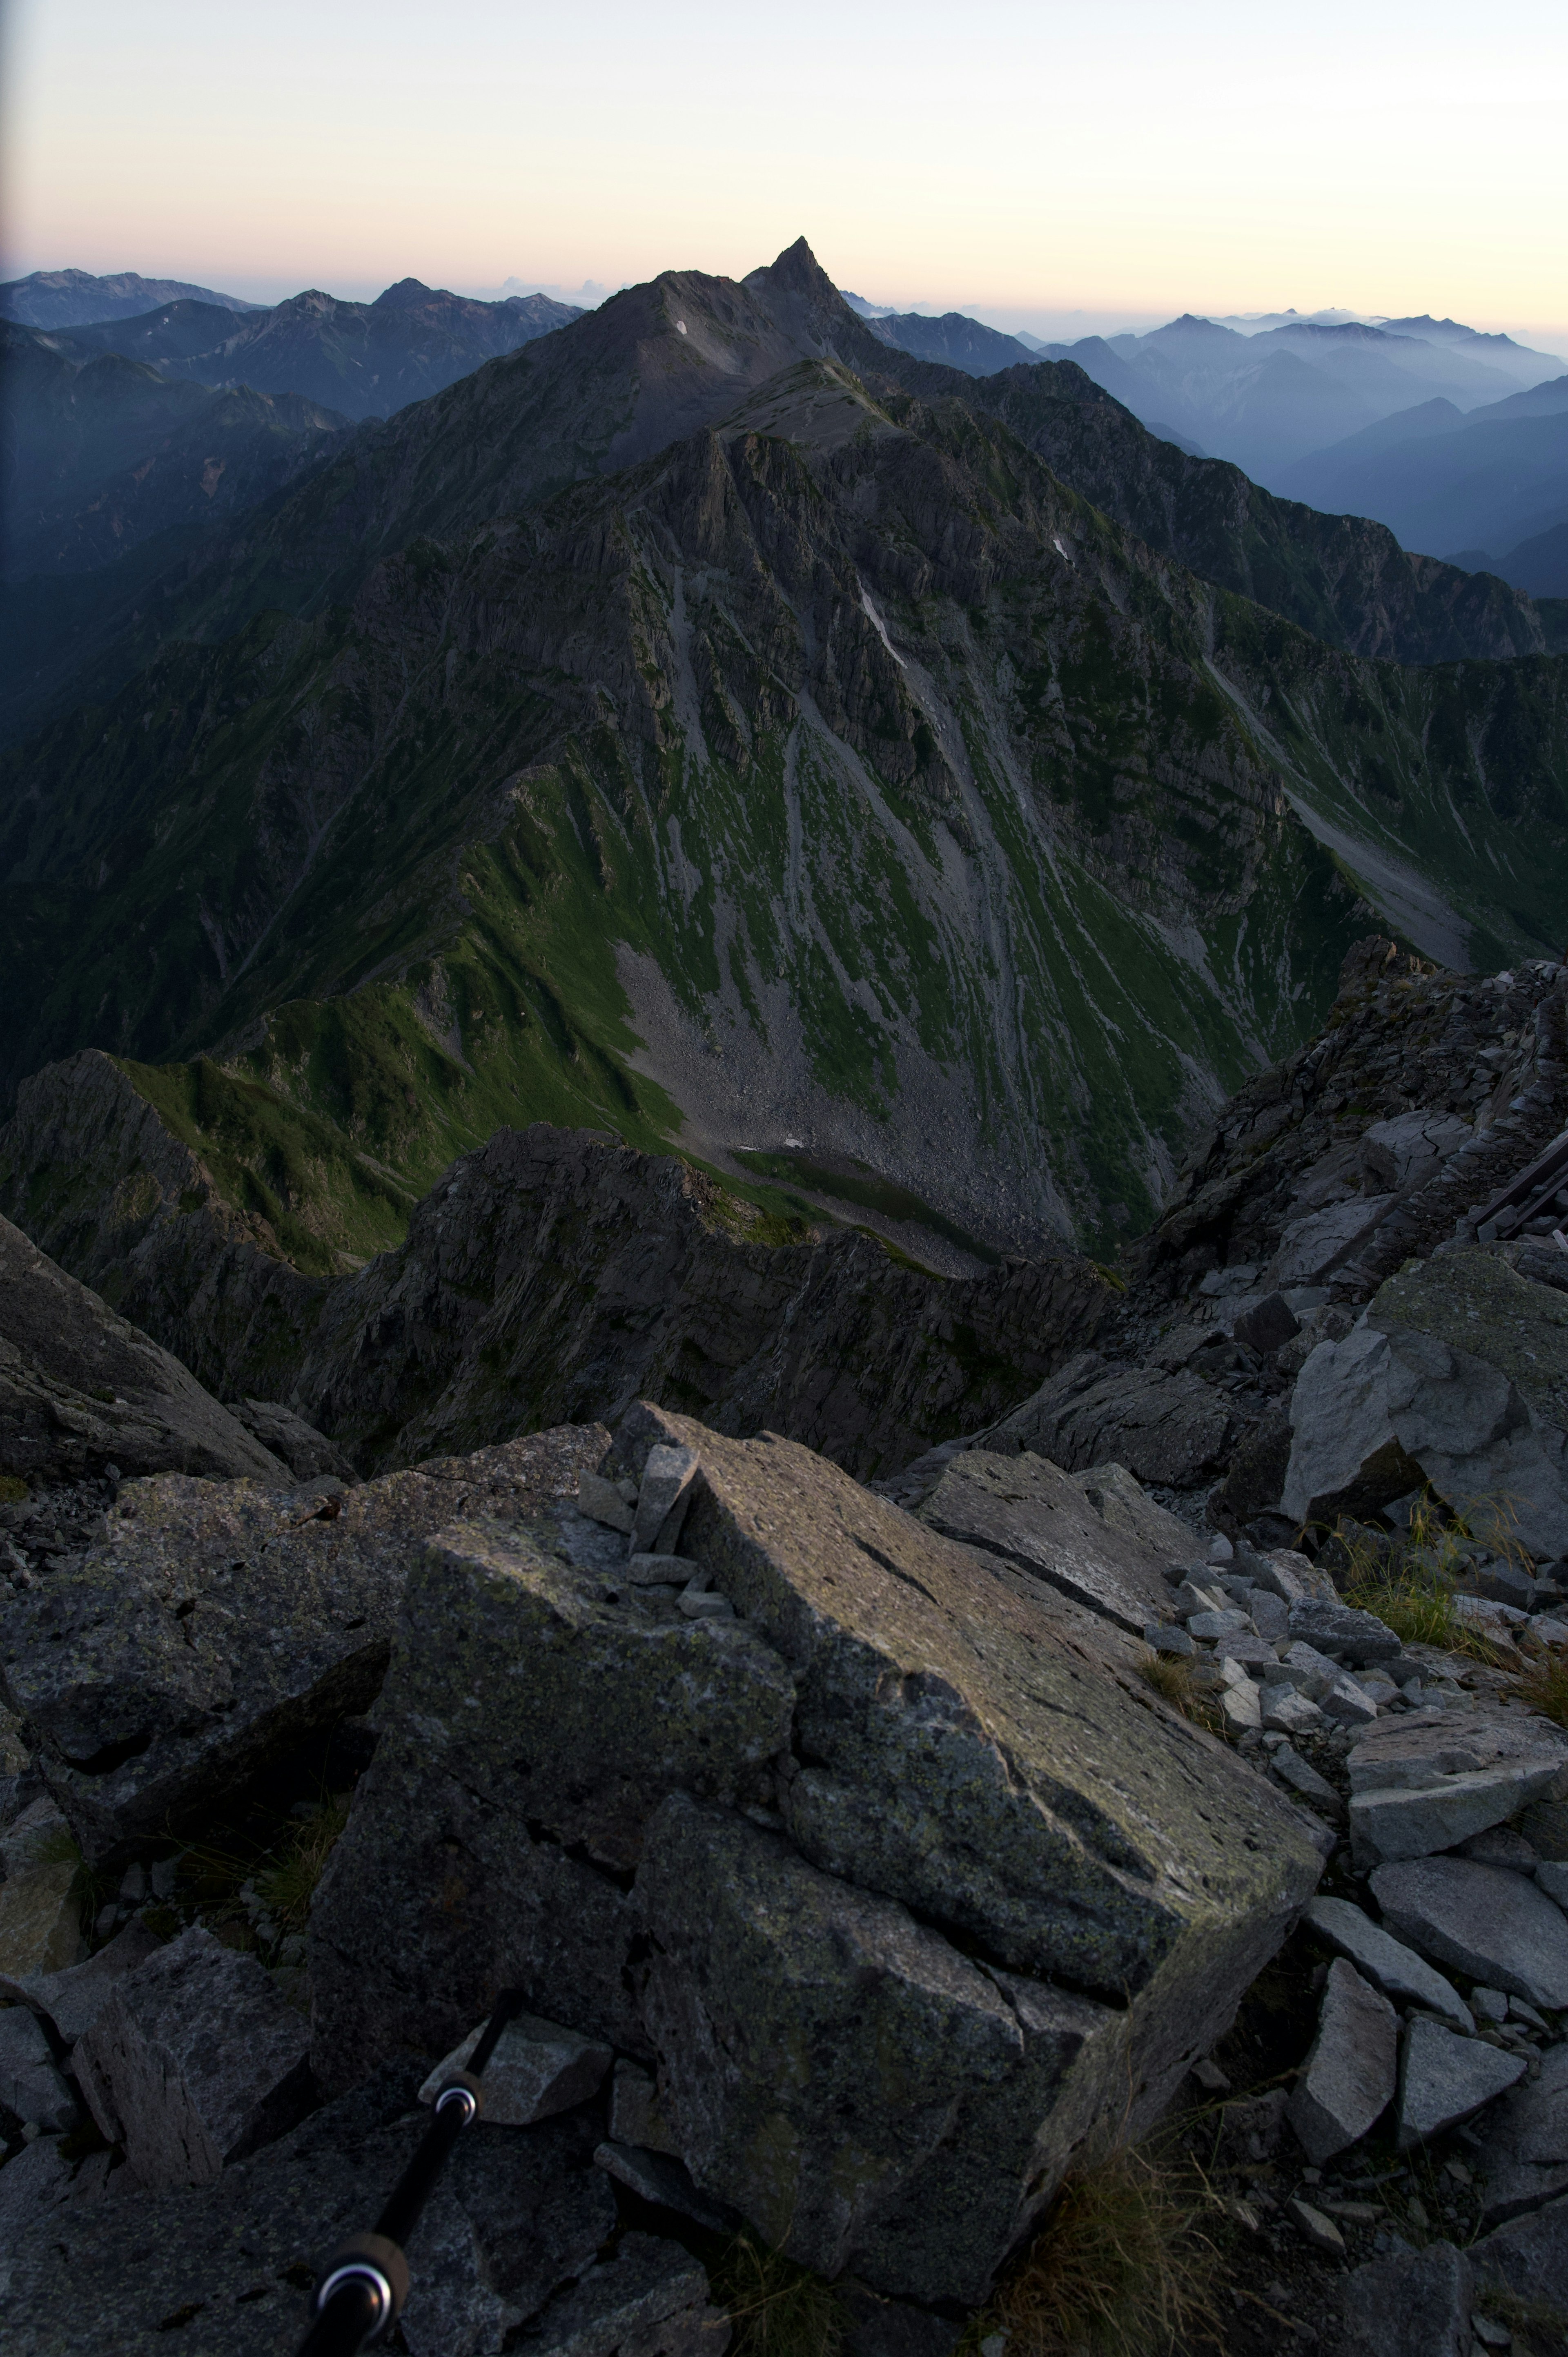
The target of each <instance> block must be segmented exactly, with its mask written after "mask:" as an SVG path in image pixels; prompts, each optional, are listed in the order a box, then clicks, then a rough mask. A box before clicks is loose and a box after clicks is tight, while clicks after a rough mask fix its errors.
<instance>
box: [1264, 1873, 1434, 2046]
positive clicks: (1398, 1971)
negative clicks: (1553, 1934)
mask: <svg viewBox="0 0 1568 2357" xmlns="http://www.w3.org/2000/svg"><path fill="white" fill-rule="evenodd" d="M1301 1920H1302V1925H1303V1928H1304V1929H1305V1930H1306V1931H1308V1932H1316V1935H1317V1937H1318V1938H1319V1939H1320V1940H1323V1941H1326V1943H1327V1944H1328V1945H1329V1946H1330V1947H1331V1948H1336V1949H1337V1950H1338V1952H1339V1953H1340V1954H1341V1955H1342V1956H1348V1958H1349V1960H1350V1962H1351V1963H1352V1964H1354V1965H1355V1967H1356V1969H1357V1971H1358V1972H1359V1974H1360V1975H1361V1976H1362V1978H1363V1979H1365V1980H1369V1981H1370V1982H1371V1983H1372V1984H1373V1986H1375V1987H1377V1988H1380V1989H1381V1990H1382V1992H1383V1995H1384V1996H1387V1997H1391V1998H1392V1999H1393V2000H1394V2002H1395V2003H1396V2004H1398V2005H1422V2006H1425V2007H1428V2008H1429V2010H1430V2011H1432V2012H1433V2013H1437V2014H1441V2015H1442V2016H1443V2018H1444V2020H1445V2021H1448V2022H1451V2023H1452V2025H1453V2027H1454V2028H1455V2029H1457V2030H1459V2031H1461V2032H1462V2033H1463V2034H1464V2035H1466V2037H1467V2036H1468V2035H1469V2033H1470V2031H1471V2030H1472V2029H1474V2028H1475V2026H1476V2025H1475V2022H1474V2020H1473V2019H1472V2018H1471V2013H1470V2008H1469V2007H1468V2006H1467V2005H1466V2003H1465V2000H1464V1998H1463V1997H1462V1996H1460V1995H1459V1992H1458V1990H1457V1989H1456V1988H1455V1987H1454V1986H1453V1985H1452V1984H1451V1983H1450V1982H1448V1981H1445V1980H1444V1977H1443V1975H1442V1974H1441V1973H1439V1972H1434V1970H1433V1968H1432V1966H1431V1965H1430V1964H1427V1963H1425V1962H1424V1960H1423V1958H1422V1957H1420V1956H1418V1955H1417V1954H1416V1953H1415V1951H1414V1949H1413V1948H1407V1947H1404V1946H1402V1944H1401V1943H1400V1942H1399V1941H1398V1940H1395V1939H1391V1937H1390V1935H1389V1934H1388V1932H1385V1931H1383V1930H1382V1928H1381V1927H1380V1925H1379V1924H1376V1923H1374V1922H1373V1921H1372V1920H1371V1918H1370V1916H1369V1915H1365V1914H1363V1913H1362V1911H1361V1910H1360V1908H1359V1907H1353V1906H1352V1905H1351V1904H1350V1901H1349V1900H1348V1899H1329V1898H1326V1897H1324V1896H1323V1895H1321V1894H1319V1896H1318V1897H1316V1898H1315V1899H1310V1900H1308V1901H1307V1903H1306V1906H1305V1909H1304V1910H1302V1918H1301Z"/></svg>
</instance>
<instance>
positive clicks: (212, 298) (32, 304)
mask: <svg viewBox="0 0 1568 2357" xmlns="http://www.w3.org/2000/svg"><path fill="white" fill-rule="evenodd" d="M182 302H189V303H209V304H212V305H214V306H215V307H217V308H218V309H219V310H220V311H259V310H262V309H263V308H264V306H263V305H262V304H259V303H247V302H245V301H244V299H243V298H242V296H238V295H215V294H214V293H213V291H212V289H211V287H210V286H189V285H187V284H186V282H185V281H184V280H183V279H181V278H143V277H140V276H138V274H137V273H136V272H135V271H134V270H122V271H120V272H119V273H118V274H116V275H115V276H113V277H112V278H94V277H93V276H92V275H91V273H90V272H88V271H85V270H35V271H34V272H33V274H32V275H31V276H30V277H28V278H13V279H11V280H10V281H9V283H8V284H6V285H3V286H0V319H15V320H16V323H17V325H18V326H19V327H23V328H78V327H84V326H85V325H86V324H87V323H88V321H90V320H92V319H134V318H135V317H138V316H139V314H140V313H142V312H144V311H150V310H152V309H153V307H154V306H155V305H156V304H159V303H182Z"/></svg>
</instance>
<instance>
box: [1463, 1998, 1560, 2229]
mask: <svg viewBox="0 0 1568 2357" xmlns="http://www.w3.org/2000/svg"><path fill="white" fill-rule="evenodd" d="M1476 2133H1477V2135H1479V2136H1481V2137H1482V2139H1483V2142H1482V2146H1481V2151H1480V2156H1479V2167H1480V2173H1481V2179H1482V2202H1481V2223H1482V2224H1483V2225H1484V2226H1498V2225H1501V2224H1502V2223H1503V2222H1504V2221H1505V2220H1507V2219H1509V2218H1517V2217H1520V2216H1522V2215H1523V2213H1524V2212H1526V2211H1527V2210H1539V2209H1540V2208H1541V2205H1542V2203H1544V2202H1547V2201H1559V2200H1561V2199H1562V2197H1563V2195H1565V2194H1568V2045H1563V2044H1561V2043H1560V2044H1558V2045H1556V2046H1553V2047H1552V2049H1551V2050H1550V2051H1549V2052H1548V2053H1546V2054H1543V2055H1542V2057H1541V2072H1540V2075H1539V2076H1538V2077H1537V2078H1534V2079H1524V2080H1521V2081H1520V2083H1519V2084H1518V2085H1517V2086H1516V2087H1514V2088H1513V2089H1512V2090H1511V2091H1510V2092H1509V2093H1508V2094H1506V2095H1504V2096H1503V2098H1502V2100H1501V2101H1500V2102H1499V2103H1498V2105H1497V2107H1496V2109H1495V2110H1494V2111H1492V2112H1491V2113H1490V2114H1489V2115H1487V2119H1486V2120H1485V2121H1483V2123H1482V2124H1481V2126H1480V2128H1479V2129H1478V2130H1477V2131H1476Z"/></svg>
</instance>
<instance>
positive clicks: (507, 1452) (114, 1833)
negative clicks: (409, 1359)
mask: <svg viewBox="0 0 1568 2357" xmlns="http://www.w3.org/2000/svg"><path fill="white" fill-rule="evenodd" d="M606 1438H607V1435H606V1433H605V1431H604V1429H603V1427H602V1426H564V1427H561V1428H559V1429H557V1430H556V1431H554V1432H549V1433H536V1434H534V1435H532V1436H531V1437H529V1438H527V1439H524V1440H518V1441H511V1442H508V1443H506V1444H504V1445H503V1446H501V1447H499V1448H489V1449H482V1450H480V1451H479V1452H478V1455H477V1456H475V1457H471V1458H433V1459H431V1460H430V1461H429V1462H428V1463H427V1464H425V1465H424V1466H420V1467H416V1468H415V1469H413V1470H412V1471H410V1472H406V1473H393V1474H388V1475H385V1476H384V1477H383V1478H382V1479H381V1480H377V1481H370V1482H366V1483H364V1484H363V1485H362V1486H360V1487H359V1488H355V1489H350V1490H345V1489H343V1488H342V1487H341V1485H340V1484H337V1483H329V1484H327V1485H325V1486H318V1487H317V1489H315V1490H308V1489H306V1490H300V1489H295V1488H291V1487H288V1486H280V1485H279V1484H277V1483H268V1482H262V1481H253V1480H242V1481H230V1482H212V1481H204V1480H196V1479H193V1478H191V1477H189V1476H187V1475H179V1474H166V1475H163V1476H160V1477H156V1478H153V1479H149V1480H140V1481H127V1482H125V1483H124V1485H123V1486H122V1489H121V1491H120V1495H119V1499H118V1502H117V1504H116V1506H115V1508H114V1509H113V1512H111V1513H110V1515H109V1516H108V1517H107V1523H106V1530H105V1535H104V1537H103V1538H102V1541H100V1542H99V1543H98V1544H95V1545H93V1546H92V1547H91V1548H89V1550H88V1551H87V1552H86V1554H85V1555H80V1556H74V1557H63V1558H61V1559H59V1561H58V1562H56V1563H54V1564H51V1565H50V1566H48V1569H47V1570H46V1571H44V1572H43V1573H41V1574H39V1575H38V1576H37V1577H35V1579H34V1581H33V1584H32V1585H31V1586H30V1587H27V1588H10V1587H0V1688H3V1690H4V1694H5V1700H6V1701H7V1703H8V1704H9V1706H10V1707H11V1708H12V1709H13V1710H15V1711H16V1713H17V1715H18V1716H19V1717H21V1718H23V1719H24V1720H25V1721H26V1722H27V1727H28V1729H29V1740H30V1741H31V1743H32V1744H33V1746H34V1748H35V1751H36V1755H37V1764H38V1768H39V1770H41V1772H42V1774H43V1775H44V1777H45V1778H46V1780H47V1781H48V1785H49V1787H50V1790H51V1791H52V1792H53V1793H54V1794H55V1796H56V1798H57V1800H58V1801H59V1805H60V1807H61V1808H62V1809H63V1810H64V1812H65V1813H66V1815H67V1817H68V1818H69V1819H70V1824H71V1828H72V1830H73V1831H74V1833H75V1834H76V1836H77V1838H78V1840H79V1841H80V1843H81V1847H82V1849H83V1851H84V1853H85V1854H86V1856H87V1858H88V1860H89V1862H90V1864H91V1865H93V1866H96V1867H108V1866H110V1865H112V1864H113V1863H114V1861H115V1860H116V1858H117V1857H118V1856H119V1855H120V1854H121V1853H122V1852H124V1851H125V1850H127V1849H129V1848H130V1847H132V1846H134V1845H135V1844H136V1843H137V1842H141V1841H146V1840H150V1839H154V1838H160V1837H162V1836H164V1835H166V1832H167V1831H168V1830H169V1829H171V1828H177V1827H178V1826H179V1825H181V1824H183V1823H185V1822H187V1821H188V1820H191V1819H193V1818H195V1817H198V1816H199V1815H201V1814H203V1813H207V1812H209V1810H210V1809H211V1808H212V1807H213V1805H214V1804H215V1803H217V1802H219V1801H220V1800H221V1798H222V1797H223V1795H224V1793H225V1792H229V1791H231V1790H234V1789H236V1788H238V1787H240V1786H242V1785H243V1784H244V1783H245V1782H247V1781H249V1780H250V1779H251V1778H252V1776H254V1775H255V1774H256V1773H258V1772H259V1771H260V1770H262V1769H263V1768H264V1767H266V1765H267V1764H268V1763H269V1762H270V1761H271V1760H274V1758H277V1757H279V1756H281V1755H282V1754H283V1753H285V1752H286V1751H287V1750H289V1749H292V1748H294V1747H296V1746H297V1745H298V1744H300V1743H301V1742H302V1741H304V1740H306V1738H308V1737H309V1736H310V1735H311V1734H312V1733H313V1732H314V1731H315V1730H316V1729H317V1728H318V1727H324V1726H327V1725H328V1724H330V1723H331V1721H332V1720H334V1719H335V1718H338V1717H343V1716H344V1715H346V1714H349V1713H352V1712H356V1711H362V1710H364V1709H365V1708H366V1706H368V1705H369V1703H370V1702H371V1700H372V1699H373V1697H374V1695H375V1694H376V1692H377V1690H378V1688H379V1687H380V1684H381V1678H382V1676H383V1675H384V1674H385V1670H386V1663H387V1657H388V1652H389V1650H390V1646H391V1641H392V1626H393V1622H394V1620H395V1617H396V1613H397V1607H398V1600H399V1598H400V1597H401V1595H402V1592H403V1582H404V1580H405V1578H406V1577H407V1575H408V1571H409V1567H410V1566H411V1564H413V1561H414V1560H415V1558H416V1557H417V1555H418V1554H419V1552H420V1549H421V1547H422V1546H423V1544H424V1540H425V1539H426V1538H427V1537H428V1536H429V1534H431V1533H432V1532H433V1531H436V1530H439V1529H440V1528H441V1527H442V1525H443V1524H444V1523H449V1522H451V1521H452V1520H453V1519H454V1517H455V1516H456V1515H458V1514H460V1513H464V1512H470V1513H475V1514H479V1515H486V1516H499V1517H500V1518H502V1519H510V1517H512V1516H514V1515H515V1514H517V1513H519V1512H528V1511H532V1510H534V1509H537V1508H538V1507H540V1506H542V1504H543V1503H544V1502H545V1501H547V1500H549V1499H551V1498H553V1497H557V1496H561V1495H564V1494H567V1493H569V1492H571V1491H575V1487H576V1481H577V1476H578V1474H579V1472H580V1471H581V1470H583V1469H585V1467H586V1466H588V1465H591V1464H592V1462H593V1460H594V1459H595V1458H596V1457H597V1456H598V1455H599V1454H600V1453H601V1451H602V1449H603V1447H604V1443H605V1440H606ZM61 1961H62V1962H70V1961H73V1959H70V1958H64V1959H61ZM32 1969H47V1967H33V1968H32ZM466 2026H467V2025H465V2027H466Z"/></svg>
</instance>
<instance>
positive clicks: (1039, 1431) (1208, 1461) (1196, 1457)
mask: <svg viewBox="0 0 1568 2357" xmlns="http://www.w3.org/2000/svg"><path fill="white" fill-rule="evenodd" d="M1236 1430H1237V1426H1236V1420H1235V1418H1234V1417H1233V1416H1232V1415H1230V1411H1229V1409H1228V1407H1227V1405H1226V1404H1225V1401H1224V1399H1223V1397H1222V1396H1221V1395H1220V1394H1218V1393H1216V1392H1214V1391H1212V1390H1211V1389H1210V1388H1209V1386H1208V1384H1207V1383H1203V1382H1202V1381H1201V1380H1200V1379H1199V1377H1197V1375H1195V1374H1192V1373H1189V1372H1187V1371H1185V1370H1181V1371H1177V1372H1174V1373H1167V1372H1165V1370H1163V1369H1162V1368H1159V1367H1140V1368H1128V1367H1108V1366H1107V1365H1106V1363H1105V1361H1103V1360H1102V1359H1101V1358H1100V1357H1099V1356H1098V1355H1097V1354H1096V1353H1095V1352H1094V1351H1083V1352H1081V1353H1080V1354H1079V1356H1078V1357H1077V1358H1075V1359H1072V1360H1070V1361H1069V1363H1068V1364H1067V1365H1066V1366H1065V1367H1064V1368H1063V1369H1062V1370H1061V1372H1060V1373H1059V1374H1057V1375H1053V1376H1052V1377H1051V1378H1050V1380H1049V1381H1048V1382H1047V1383H1044V1384H1043V1385H1042V1386H1041V1388H1040V1389H1039V1390H1038V1391H1037V1392H1036V1393H1034V1394H1032V1395H1031V1397H1030V1398H1028V1399H1026V1401H1025V1402H1024V1404H1023V1405H1022V1406H1021V1407H1016V1408H1015V1409H1014V1410H1013V1412H1012V1414H1011V1415H1007V1416H1004V1418H1003V1419H1002V1421H1001V1422H1000V1423H999V1424H996V1425H993V1426H991V1427H990V1428H989V1429H988V1430H987V1431H985V1432H983V1433H982V1434H980V1435H979V1436H978V1438H979V1442H980V1445H981V1446H982V1447H983V1448H986V1449H988V1450H990V1451H992V1452H993V1454H996V1455H1000V1456H1011V1455H1012V1454H1013V1453H1014V1452H1015V1450H1017V1451H1022V1450H1027V1451H1029V1452H1030V1453H1031V1454H1033V1455H1035V1456H1037V1457H1046V1458H1050V1459H1051V1461H1052V1462H1053V1463H1055V1464H1058V1465H1061V1466H1064V1467H1065V1468H1066V1469H1068V1471H1069V1472H1073V1471H1078V1470H1081V1469H1084V1468H1086V1467H1088V1466H1090V1465H1098V1464H1101V1463H1102V1462H1103V1461H1104V1460H1105V1459H1107V1458H1113V1459H1115V1460H1116V1461H1117V1462H1118V1463H1120V1464H1122V1465H1125V1466H1126V1467H1127V1469H1128V1470H1129V1471H1130V1472H1131V1473H1133V1474H1134V1475H1135V1476H1136V1478H1137V1479H1138V1480H1140V1481H1154V1482H1166V1483H1174V1484H1176V1485H1177V1486H1179V1487H1182V1488H1186V1487H1187V1486H1189V1485H1190V1484H1191V1483H1192V1482H1194V1481H1196V1480H1197V1478H1198V1477H1199V1475H1200V1474H1203V1473H1205V1472H1208V1471H1210V1470H1214V1469H1218V1468H1219V1465H1220V1464H1221V1463H1222V1462H1223V1460H1224V1458H1225V1455H1226V1453H1227V1447H1228V1444H1229V1443H1230V1441H1231V1440H1232V1439H1233V1438H1234V1437H1235V1434H1236Z"/></svg>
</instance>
